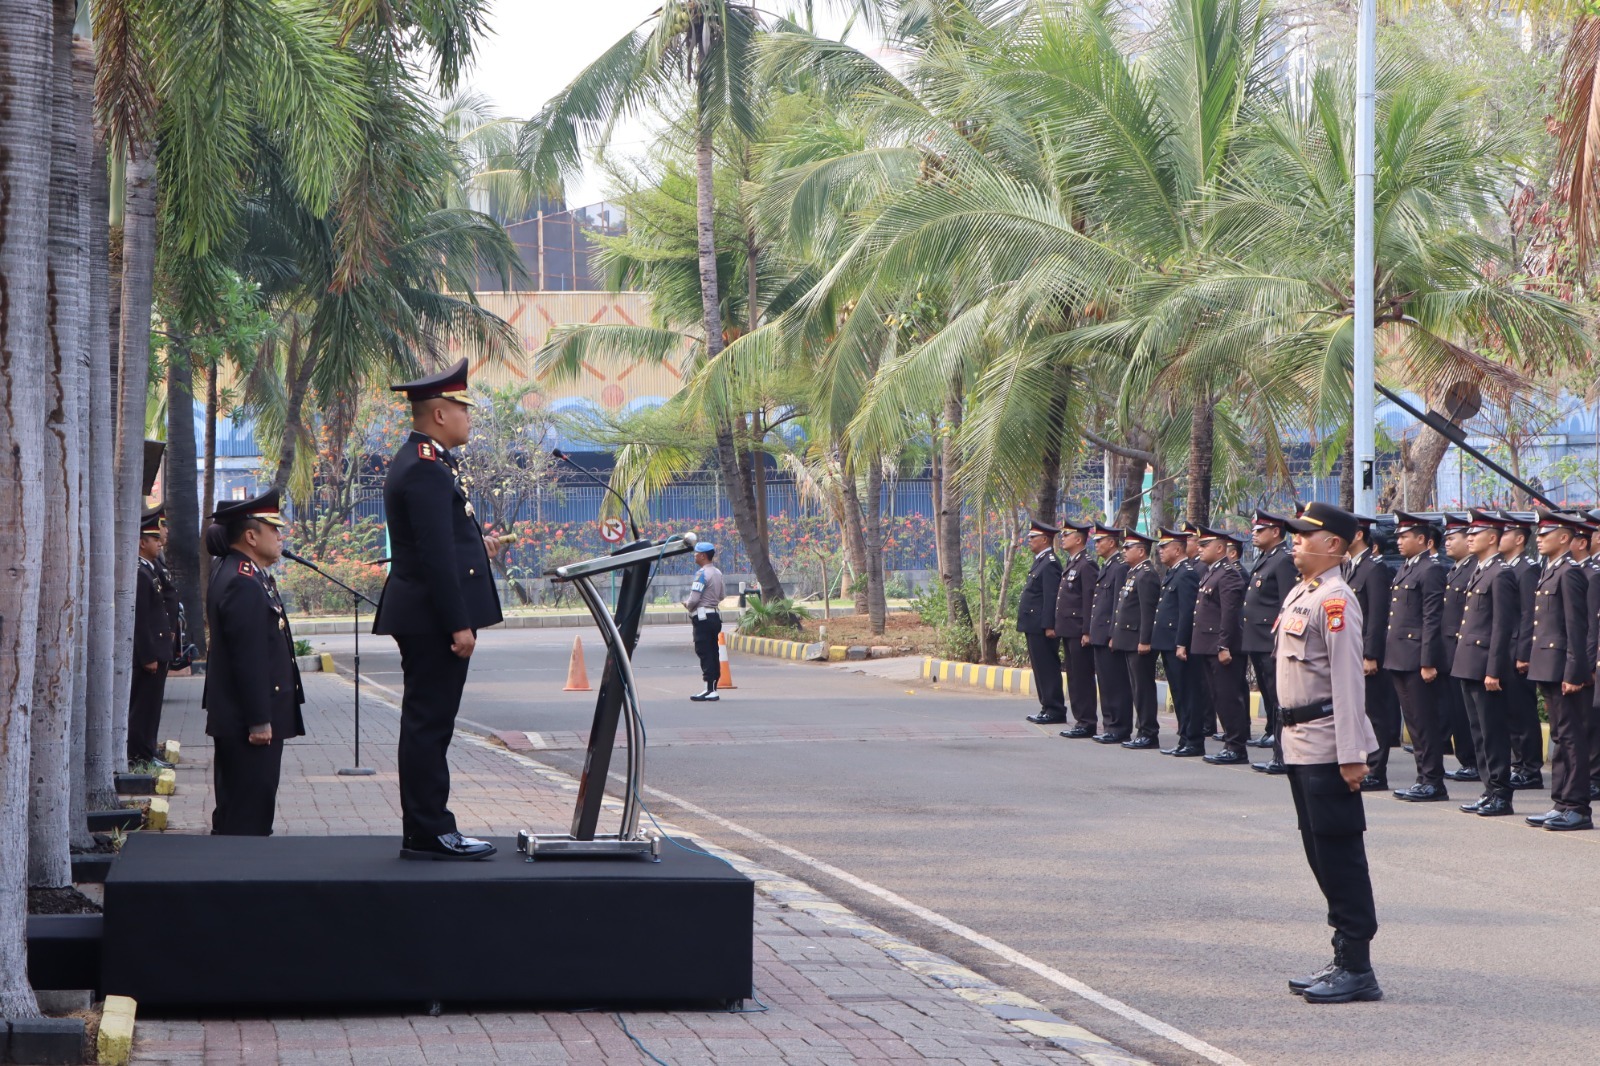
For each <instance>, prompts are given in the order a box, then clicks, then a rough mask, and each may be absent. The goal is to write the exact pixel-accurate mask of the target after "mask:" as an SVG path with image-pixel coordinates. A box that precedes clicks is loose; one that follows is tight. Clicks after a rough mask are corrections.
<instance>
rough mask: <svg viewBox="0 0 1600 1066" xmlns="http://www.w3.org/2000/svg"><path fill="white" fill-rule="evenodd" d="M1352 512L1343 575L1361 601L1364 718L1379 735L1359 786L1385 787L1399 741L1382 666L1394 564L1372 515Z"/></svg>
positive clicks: (1397, 721) (1389, 685) (1366, 788)
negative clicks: (1381, 549) (1383, 551)
mask: <svg viewBox="0 0 1600 1066" xmlns="http://www.w3.org/2000/svg"><path fill="white" fill-rule="evenodd" d="M1302 514H1303V512H1302ZM1355 518H1356V539H1355V541H1354V542H1353V543H1352V544H1351V545H1350V562H1349V565H1348V567H1347V570H1346V576H1345V581H1346V582H1347V583H1348V584H1349V586H1350V588H1351V590H1352V591H1354V592H1355V594H1356V602H1357V603H1359V604H1360V605H1361V618H1362V627H1363V628H1362V634H1361V645H1362V647H1361V657H1362V658H1361V669H1362V672H1363V673H1364V674H1365V675H1366V692H1367V720H1368V721H1370V722H1371V723H1372V731H1373V732H1374V733H1375V734H1376V735H1377V737H1378V747H1377V750H1376V751H1374V752H1372V753H1371V754H1369V755H1368V756H1367V778H1366V780H1365V781H1363V782H1362V784H1361V788H1362V790H1363V791H1373V790H1376V789H1383V788H1388V787H1389V749H1390V748H1391V747H1392V746H1394V745H1396V744H1399V743H1400V711H1399V708H1398V707H1397V706H1396V704H1395V695H1394V685H1393V684H1392V683H1391V682H1390V680H1389V678H1387V677H1386V676H1384V670H1383V661H1384V645H1385V638H1386V635H1387V633H1388V623H1389V609H1390V602H1389V598H1390V595H1391V594H1392V587H1391V586H1393V584H1394V569H1393V568H1392V567H1391V566H1390V565H1389V564H1388V563H1386V562H1384V561H1383V559H1382V558H1381V557H1380V556H1379V554H1378V547H1377V544H1376V543H1375V540H1374V537H1373V533H1372V527H1373V525H1375V524H1376V520H1375V519H1372V518H1369V517H1368V516H1366V515H1356V516H1355Z"/></svg>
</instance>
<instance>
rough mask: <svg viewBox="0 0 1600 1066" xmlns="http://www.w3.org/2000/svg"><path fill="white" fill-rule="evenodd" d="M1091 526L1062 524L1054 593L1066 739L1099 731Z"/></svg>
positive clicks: (1079, 737) (1098, 572) (1095, 569)
mask: <svg viewBox="0 0 1600 1066" xmlns="http://www.w3.org/2000/svg"><path fill="white" fill-rule="evenodd" d="M1093 528H1094V527H1093V526H1092V525H1077V524H1076V523H1073V522H1062V523H1061V558H1062V563H1061V586H1060V588H1059V590H1058V591H1057V593H1056V626H1055V629H1056V637H1057V638H1058V639H1059V640H1060V641H1061V644H1062V647H1063V648H1064V649H1065V651H1066V656H1067V706H1068V707H1070V708H1071V709H1072V724H1071V725H1070V726H1068V727H1067V728H1066V729H1063V730H1062V731H1061V735H1062V736H1064V737H1066V738H1067V739H1068V740H1083V739H1086V738H1088V737H1093V736H1096V735H1098V734H1099V732H1100V730H1099V728H1098V726H1097V723H1098V710H1099V700H1098V698H1097V697H1096V694H1095V682H1094V649H1093V648H1091V647H1090V646H1089V622H1090V620H1091V617H1092V616H1093V614H1094V583H1095V580H1096V578H1098V577H1099V574H1100V571H1099V569H1098V568H1096V566H1095V565H1094V559H1093V557H1092V556H1090V554H1089V531H1090V530H1091V529H1093Z"/></svg>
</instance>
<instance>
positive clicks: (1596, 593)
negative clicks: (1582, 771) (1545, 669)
mask: <svg viewBox="0 0 1600 1066" xmlns="http://www.w3.org/2000/svg"><path fill="white" fill-rule="evenodd" d="M1573 517H1574V518H1576V519H1577V520H1578V523H1579V525H1578V527H1577V528H1576V530H1575V531H1574V533H1573V535H1572V548H1571V551H1572V557H1573V558H1574V559H1577V560H1578V561H1579V565H1580V566H1581V567H1582V568H1583V577H1584V580H1585V581H1586V582H1588V592H1589V595H1588V610H1587V613H1586V615H1585V617H1586V618H1587V619H1588V622H1589V642H1588V653H1587V654H1586V655H1585V656H1584V661H1585V662H1586V663H1588V665H1589V671H1590V678H1591V681H1590V684H1591V685H1592V684H1593V675H1594V670H1595V659H1596V658H1597V654H1596V653H1597V651H1600V646H1597V643H1596V638H1597V637H1600V559H1597V558H1596V557H1595V555H1594V553H1593V551H1592V550H1591V549H1592V548H1593V546H1594V535H1595V532H1596V527H1595V525H1594V523H1595V520H1596V519H1597V517H1600V513H1597V512H1595V511H1589V512H1587V513H1579V514H1575V515H1574V516H1573ZM1587 723H1588V732H1589V799H1590V800H1597V799H1600V708H1591V711H1590V713H1589V715H1588V718H1587Z"/></svg>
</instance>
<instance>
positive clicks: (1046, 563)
mask: <svg viewBox="0 0 1600 1066" xmlns="http://www.w3.org/2000/svg"><path fill="white" fill-rule="evenodd" d="M1060 532H1061V531H1060V530H1059V529H1057V528H1056V527H1055V526H1052V525H1050V524H1049V523H1047V522H1045V521H1043V520H1042V519H1035V520H1034V522H1033V524H1032V525H1030V526H1029V527H1028V537H1027V544H1028V550H1029V551H1031V552H1033V563H1032V564H1031V565H1030V566H1029V567H1028V577H1027V580H1026V581H1025V582H1024V583H1023V586H1022V595H1021V596H1020V597H1019V598H1018V600H1017V632H1018V633H1021V634H1022V635H1023V637H1024V638H1026V639H1027V641H1028V662H1029V664H1030V665H1031V666H1032V667H1033V683H1034V685H1035V686H1036V687H1037V688H1038V690H1039V713H1038V714H1030V715H1028V716H1027V718H1028V721H1030V722H1034V723H1037V724H1038V725H1058V724H1060V723H1062V722H1065V721H1066V720H1067V704H1066V698H1065V697H1064V696H1063V695H1062V692H1061V640H1060V638H1058V637H1057V636H1056V593H1057V592H1058V591H1059V589H1060V585H1061V563H1060V562H1059V561H1058V560H1057V559H1056V553H1055V549H1054V547H1053V545H1054V544H1055V542H1056V534H1058V533H1060Z"/></svg>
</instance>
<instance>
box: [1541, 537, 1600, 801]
mask: <svg viewBox="0 0 1600 1066" xmlns="http://www.w3.org/2000/svg"><path fill="white" fill-rule="evenodd" d="M1581 525H1582V523H1581V522H1579V521H1577V520H1576V519H1573V518H1570V517H1568V516H1566V515H1560V514H1555V513H1552V512H1550V511H1545V510H1541V511H1539V513H1538V521H1537V524H1536V525H1535V530H1536V538H1537V541H1538V545H1539V556H1540V558H1541V559H1542V560H1543V565H1542V566H1541V567H1540V569H1539V580H1538V585H1537V586H1536V588H1535V590H1534V601H1533V604H1534V605H1533V624H1532V626H1531V627H1525V628H1531V630H1532V634H1533V636H1532V641H1531V642H1530V643H1531V651H1530V652H1529V656H1528V664H1527V665H1528V669H1527V674H1528V680H1529V681H1532V682H1533V683H1534V684H1536V685H1538V686H1539V691H1540V693H1542V694H1543V696H1544V705H1545V710H1546V711H1547V712H1548V714H1549V716H1550V800H1551V810H1550V812H1549V813H1548V814H1544V815H1531V816H1529V818H1528V819H1527V820H1528V823H1529V824H1530V825H1542V826H1543V827H1544V828H1546V829H1552V830H1568V829H1592V828H1594V821H1593V819H1592V818H1591V815H1590V806H1589V727H1588V718H1589V714H1590V706H1591V704H1592V702H1593V696H1592V695H1591V693H1590V692H1589V685H1590V684H1591V683H1592V678H1593V674H1594V668H1593V666H1592V665H1591V664H1590V663H1589V662H1588V645H1589V628H1590V626H1591V625H1592V624H1593V622H1592V620H1591V619H1590V618H1589V617H1588V599H1589V583H1588V580H1587V579H1586V578H1585V577H1584V573H1583V568H1582V567H1581V566H1580V565H1579V564H1578V562H1577V560H1575V559H1573V557H1572V552H1571V551H1570V548H1571V545H1572V535H1573V533H1574V532H1575V531H1576V530H1577V529H1578V528H1579V527H1580V526H1581Z"/></svg>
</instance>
